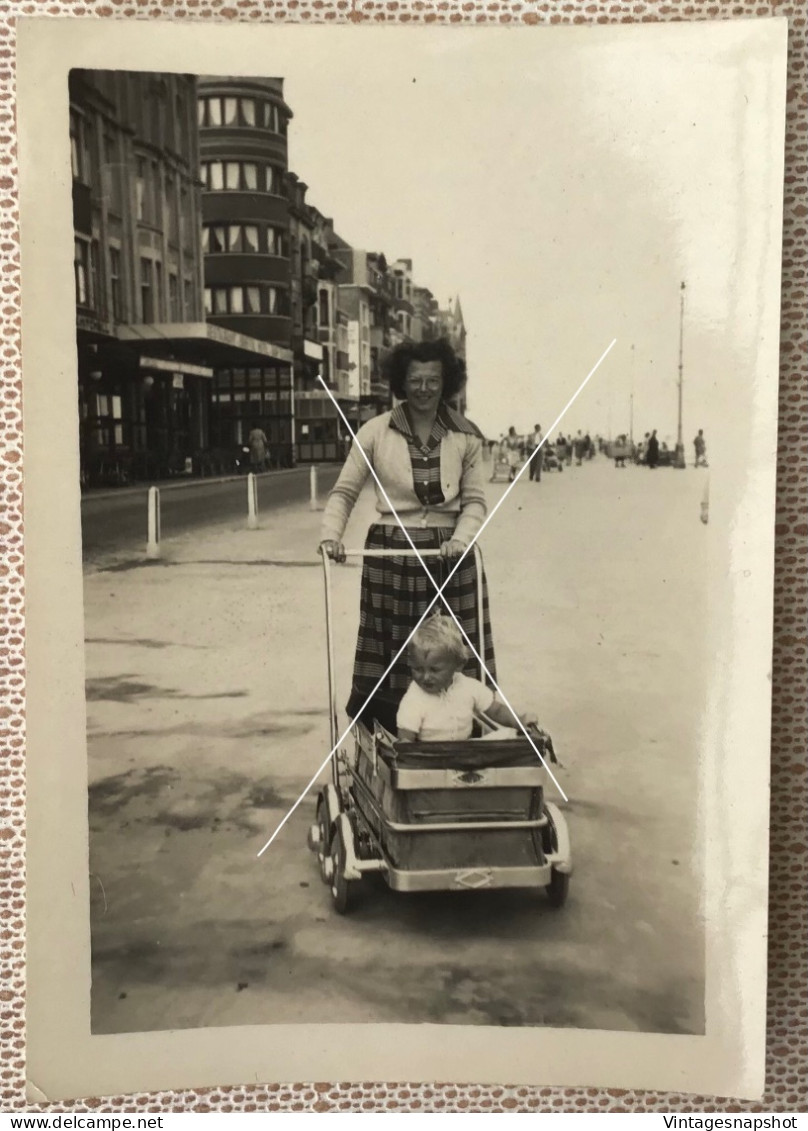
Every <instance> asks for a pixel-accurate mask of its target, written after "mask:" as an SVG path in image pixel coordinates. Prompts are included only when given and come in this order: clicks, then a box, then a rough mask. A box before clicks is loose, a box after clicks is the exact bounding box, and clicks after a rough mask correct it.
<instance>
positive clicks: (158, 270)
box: [154, 261, 163, 322]
mask: <svg viewBox="0 0 808 1131" xmlns="http://www.w3.org/2000/svg"><path fill="white" fill-rule="evenodd" d="M154 310H155V321H156V322H162V320H163V265H162V263H160V262H159V261H155V264H154Z"/></svg>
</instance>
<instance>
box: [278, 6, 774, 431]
mask: <svg viewBox="0 0 808 1131" xmlns="http://www.w3.org/2000/svg"><path fill="white" fill-rule="evenodd" d="M720 27H723V28H724V29H726V28H727V27H728V25H726V24H725V25H712V26H711V29H710V31H709V32H707V31H705V25H703V24H702V25H684V24H683V25H668V26H666V27H660V26H657V27H649V26H648V25H645V26H643V25H634V26H633V27H631V28H611V29H608V30H606V29H604V30H603V32H602V33H601V32H599V30H598V29H591V28H585V29H584V28H582V29H560V28H559V29H526V30H519V31H516V30H514V31H511V32H508V31H507V30H505V31H497V32H496V33H492V29H474V28H471V29H464V30H462V31H461V30H460V29H434V28H433V29H418V31H417V32H416V33H415V34H411V35H408V37H407V38H406V39H404V38H403V37H401V36H400V35H399V33H398V31H397V30H396V29H392V28H391V29H389V30H388V31H387V34H386V35H385V36H383V37H380V36H378V35H376V36H375V37H374V38H373V39H372V40H367V41H366V42H368V44H369V46H370V47H372V49H366V48H365V47H364V44H363V39H362V32H361V30H360V31H359V32H358V33H357V34H353V35H350V36H345V35H343V36H342V37H339V36H337V35H335V36H334V38H333V39H332V40H330V41H329V45H328V48H327V49H326V50H323V52H322V53H321V54H319V55H318V56H317V57H316V58H313V57H312V55H311V53H306V54H305V55H302V56H301V59H300V63H299V65H298V64H292V65H289V64H288V63H287V65H286V68H285V71H284V79H285V88H284V89H285V97H286V100H287V102H288V103H289V105H290V107H291V108H292V110H293V113H294V119H293V121H292V123H291V125H290V130H289V165H290V168H291V169H292V170H293V171H294V172H296V173H297V174H298V175H299V176H300V177H301V179H302V180H304V181H305V182H306V183H307V184H308V185H309V186H310V187H309V193H308V200H309V202H310V203H311V204H313V205H315V206H316V207H317V208H318V209H319V210H320V211H321V212H323V213H324V214H325V215H327V216H330V217H333V219H334V223H335V228H336V230H337V231H338V232H339V234H340V235H341V236H343V237H344V238H345V239H347V240H348V241H349V242H350V243H351V244H352V245H353V246H354V247H358V248H364V249H366V250H368V251H381V252H384V253H385V255H386V256H387V258H388V260H393V259H396V258H408V259H412V260H413V270H414V278H415V281H416V283H417V284H419V285H423V286H428V287H429V288H430V289H431V290H432V292H433V293H434V294H435V296H436V298H437V299H438V300H439V301H440V303H441V305H442V306H443V305H445V304H446V303H447V301H448V300H449V298H452V299H454V296H456V295H459V296H460V300H461V303H462V307H463V312H464V316H465V322H466V328H467V331H468V342H467V360H468V370H469V385H468V415H469V416H470V417H471V418H472V419H473V420H475V421H476V422H477V423H478V424H479V425H480V427H481V428H482V429H483V431H484V432H485V433H486V434H487V435H489V436H495V435H499V434H500V433H501V432H503V431H505V430H506V429H507V428H508V426H509V425H511V424H513V425H515V426H516V428H517V431H519V432H526V431H528V430H529V429H531V428H532V426H533V425H534V424H535V423H537V422H538V423H540V424H541V425H542V426H543V428H544V429H545V431H547V430H548V429H549V428H551V426H552V425H553V423H554V421H555V420H556V419H557V417H558V416H559V414H560V413H561V412H562V411H563V410H564V408H565V406H566V405H567V403H568V401H569V400H570V398H571V397H572V396H573V394H574V393H575V391H576V390H577V388H578V386H579V385H580V384H581V382H582V381H583V380H584V378H585V377H586V376H587V374H588V373H589V372H590V370H591V369H592V367H593V366H594V365H595V363H596V362H597V360H598V358H599V357H600V356H601V355H602V354H603V352H604V350H606V348H607V347H608V346H609V344H610V342H611V341H612V340H613V339H616V342H615V345H614V346H613V348H612V350H611V352H610V353H609V355H608V357H607V358H606V360H605V361H604V362H603V364H602V365H601V367H600V368H599V370H598V371H597V372H596V373H595V374H594V375H593V377H592V378H591V380H590V381H589V383H588V385H587V387H586V389H585V390H584V391H583V392H582V393H581V395H580V396H579V398H578V400H577V401H576V402H575V403H574V405H573V406H572V407H571V408H569V410H568V412H567V415H566V417H565V418H564V421H563V423H562V424H560V425H558V426H557V427H556V428H555V429H554V430H553V431H554V434H555V433H557V432H558V431H559V430H561V431H564V432H568V431H572V432H575V431H576V430H578V429H582V430H584V431H586V430H589V431H590V432H592V434H602V435H605V436H608V435H617V434H619V433H620V432H628V431H629V427H630V420H631V411H632V404H633V422H634V435H635V438H637V437H638V436H642V434H643V433H644V432H646V431H648V430H650V429H651V428H656V429H657V430H658V433H659V436H660V438H661V439H663V440H665V439H667V440H668V442H670V443H675V440H676V432H677V378H678V362H679V334H680V299H681V297H682V293H683V292H682V290H681V284H682V282H685V284H686V286H685V291H684V296H685V306H684V318H683V320H682V327H683V379H684V384H683V435H684V441H685V443H686V444H687V445H688V446H689V445H690V444H691V442H692V438H693V436H694V435H695V432H696V430H697V428H699V427H703V428H704V429H705V432H706V434H707V435H708V439H709V436H710V432H711V430H712V429H715V428H720V410H719V406H718V402H717V399H716V397H715V396H714V392H715V390H716V388H717V387H718V385H720V383H721V382H722V381H725V380H728V379H731V376H732V374H733V372H734V371H737V368H738V366H740V365H743V364H744V361H743V356H744V348H745V345H746V344H748V343H745V342H744V340H743V339H744V334H745V333H746V331H745V329H744V327H745V325H746V322H745V321H744V313H745V311H744V309H743V308H744V304H745V303H747V304H748V302H749V301H750V299H749V294H748V287H746V288H744V287H740V286H739V282H738V280H739V271H740V274H741V275H743V270H744V265H745V259H744V257H746V258H747V259H748V258H749V255H750V252H751V250H753V249H750V247H749V246H748V245H749V240H750V238H751V237H750V236H749V233H748V232H747V231H746V227H745V225H746V219H747V215H748V210H749V208H750V207H752V204H753V201H754V199H755V193H756V192H758V191H759V189H760V185H759V184H758V183H757V182H753V183H752V182H751V181H750V177H749V176H747V175H746V174H745V173H744V169H745V165H746V163H747V158H748V154H749V152H750V148H753V147H754V145H755V139H756V136H757V134H759V131H760V130H762V129H765V102H766V97H767V82H768V78H767V73H766V68H765V65H764V64H763V63H757V62H756V60H755V58H754V53H751V56H750V53H749V52H745V51H743V50H740V49H739V43H738V38H737V36H733V35H732V34H727V33H726V32H725V33H724V34H722V33H721V31H720V30H717V29H719V28H720ZM713 29H716V30H713ZM335 30H336V29H335ZM388 44H389V46H388ZM756 131H757V134H756ZM748 182H749V183H748ZM744 278H745V276H744ZM739 327H740V330H739Z"/></svg>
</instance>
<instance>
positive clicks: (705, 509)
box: [701, 477, 710, 526]
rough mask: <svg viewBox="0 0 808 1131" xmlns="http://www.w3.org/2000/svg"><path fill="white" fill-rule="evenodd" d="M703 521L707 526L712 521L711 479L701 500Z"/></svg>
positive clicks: (708, 480)
mask: <svg viewBox="0 0 808 1131" xmlns="http://www.w3.org/2000/svg"><path fill="white" fill-rule="evenodd" d="M701 521H702V522H703V523H704V525H705V526H706V525H707V523H708V522H709V521H710V479H709V477H708V479H707V482H706V483H705V485H704V494H703V495H702V498H701Z"/></svg>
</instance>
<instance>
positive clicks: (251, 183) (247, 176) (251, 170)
mask: <svg viewBox="0 0 808 1131" xmlns="http://www.w3.org/2000/svg"><path fill="white" fill-rule="evenodd" d="M242 170H243V177H244V184H243V187H244V188H245V189H251V190H252V191H253V192H255V190H256V189H257V188H258V166H257V165H253V164H252V163H245V164H244V165H243V166H242Z"/></svg>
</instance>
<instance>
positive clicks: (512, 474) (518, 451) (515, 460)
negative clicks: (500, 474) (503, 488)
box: [504, 425, 524, 483]
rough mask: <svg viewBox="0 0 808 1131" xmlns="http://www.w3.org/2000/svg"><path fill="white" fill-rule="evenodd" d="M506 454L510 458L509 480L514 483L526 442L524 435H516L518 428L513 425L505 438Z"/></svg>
mask: <svg viewBox="0 0 808 1131" xmlns="http://www.w3.org/2000/svg"><path fill="white" fill-rule="evenodd" d="M504 446H505V454H506V456H507V460H508V468H509V470H508V482H509V483H512V482H513V480H514V479H515V478H516V469H517V468H518V467H519V464H520V463H521V462H522V451H523V448H524V444H523V442H522V437H521V436H517V435H516V429H515V428H514V426H513V425H511V426H510V428H509V429H508V435H507V436H506V437H505V440H504Z"/></svg>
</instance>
